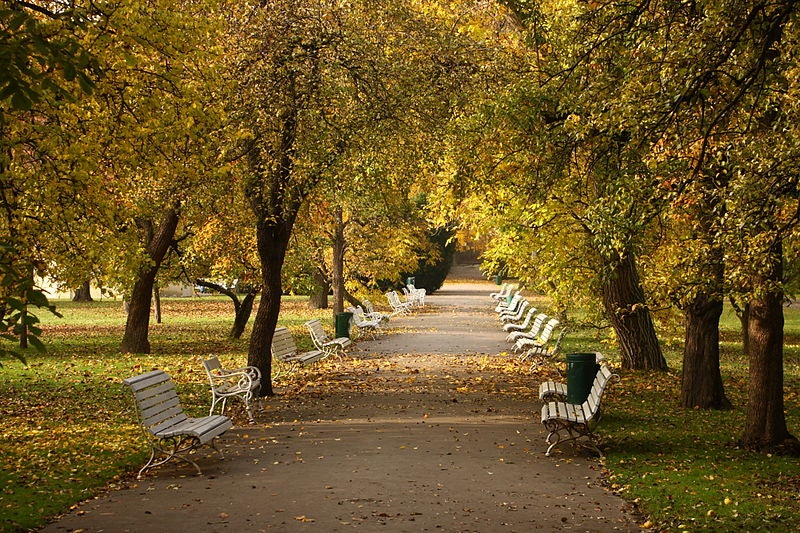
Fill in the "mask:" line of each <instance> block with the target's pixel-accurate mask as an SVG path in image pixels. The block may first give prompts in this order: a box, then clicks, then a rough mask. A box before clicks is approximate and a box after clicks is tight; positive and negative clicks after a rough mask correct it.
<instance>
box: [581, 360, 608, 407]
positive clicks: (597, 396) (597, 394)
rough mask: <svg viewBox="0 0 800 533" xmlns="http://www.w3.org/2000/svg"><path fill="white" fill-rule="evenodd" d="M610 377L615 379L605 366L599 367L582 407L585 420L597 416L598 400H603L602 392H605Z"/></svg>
mask: <svg viewBox="0 0 800 533" xmlns="http://www.w3.org/2000/svg"><path fill="white" fill-rule="evenodd" d="M612 377H615V374H614V373H612V372H611V369H610V368H608V366H606V365H600V369H599V370H598V371H597V374H596V375H595V377H594V381H593V382H592V390H591V392H590V393H589V397H588V398H586V401H585V402H583V405H582V408H583V414H584V416H586V420H591V419H592V418H594V417H595V416H596V415H597V413H598V411H599V408H600V400H601V399H602V398H603V391H605V389H606V385H608V382H609V381H610V380H611V378H612Z"/></svg>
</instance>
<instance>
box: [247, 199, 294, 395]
mask: <svg viewBox="0 0 800 533" xmlns="http://www.w3.org/2000/svg"><path fill="white" fill-rule="evenodd" d="M295 216H296V211H295V212H294V213H293V214H291V215H290V218H289V220H288V221H287V220H283V219H280V218H278V219H271V220H267V221H264V222H261V223H259V224H258V227H257V228H256V237H257V240H258V256H259V258H260V260H261V269H262V284H263V292H262V294H261V301H260V302H259V305H258V311H257V312H256V317H255V319H254V321H253V332H252V333H251V334H250V348H249V351H248V354H247V364H248V365H252V366H255V367H258V369H259V370H260V371H261V376H262V382H261V394H262V396H272V395H273V394H274V392H273V390H272V337H273V336H274V334H275V327H276V326H277V325H278V315H279V313H280V310H281V296H282V295H283V288H282V285H281V269H282V268H283V262H284V259H285V258H286V250H287V249H288V247H289V237H290V235H291V232H292V227H293V226H294V217H295Z"/></svg>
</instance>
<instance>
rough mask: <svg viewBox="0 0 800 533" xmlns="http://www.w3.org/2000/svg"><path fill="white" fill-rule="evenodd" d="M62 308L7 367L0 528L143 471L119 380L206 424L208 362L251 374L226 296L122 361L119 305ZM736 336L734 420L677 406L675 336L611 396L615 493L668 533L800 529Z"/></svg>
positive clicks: (790, 352) (591, 343) (166, 307)
mask: <svg viewBox="0 0 800 533" xmlns="http://www.w3.org/2000/svg"><path fill="white" fill-rule="evenodd" d="M56 303H57V305H58V308H59V310H60V311H61V312H62V313H63V314H64V318H63V319H58V318H55V317H49V316H42V317H41V318H42V319H43V322H44V330H45V334H44V340H45V342H46V344H47V345H48V353H47V354H44V355H40V354H36V353H33V352H32V353H30V354H27V358H28V365H27V366H25V365H22V364H21V363H19V362H17V361H15V360H4V361H3V367H2V368H0V375H2V380H0V393H1V394H2V396H3V399H4V401H3V417H2V421H0V432H1V433H2V435H1V437H2V438H0V458H1V459H2V467H0V531H19V530H26V529H31V528H35V527H38V526H41V525H43V524H44V523H45V521H46V520H47V517H50V516H54V515H57V514H59V513H62V512H64V511H66V510H68V509H69V508H70V507H71V506H73V505H74V504H75V503H77V502H79V501H81V500H84V499H86V498H89V497H91V496H92V495H94V494H96V493H97V492H98V491H100V490H102V489H103V488H105V487H107V486H109V485H112V486H113V485H114V484H117V483H120V481H121V480H123V479H129V478H130V477H131V476H132V475H133V474H134V473H135V472H136V471H137V470H138V468H139V467H140V466H141V464H143V462H144V461H145V460H146V452H145V450H144V446H143V445H142V441H141V440H140V439H139V435H140V433H139V429H138V426H136V425H135V418H134V414H133V411H132V405H131V400H130V398H129V396H128V394H129V393H128V392H127V391H126V390H124V389H123V387H122V385H121V383H120V380H121V379H123V378H125V377H127V376H130V375H133V374H137V373H141V372H144V371H147V370H149V369H151V368H156V367H157V368H161V369H164V370H166V371H167V372H168V373H170V374H171V375H172V376H173V378H174V380H175V382H176V384H177V386H178V393H179V394H180V396H181V400H182V402H183V404H184V407H185V408H186V410H187V411H189V412H190V414H195V415H202V414H205V413H207V411H206V409H207V408H208V402H209V398H208V389H207V385H206V382H205V380H206V378H205V374H204V373H203V370H202V367H201V365H200V364H199V362H198V361H197V357H198V356H199V355H207V354H215V355H218V356H219V357H220V358H221V359H222V361H223V363H225V362H231V363H237V364H239V365H241V364H243V363H244V360H245V358H246V356H245V354H246V351H247V339H246V338H245V339H243V340H239V341H234V340H230V339H228V338H227V332H228V329H229V328H230V325H231V322H232V320H233V312H232V305H231V304H230V303H229V301H228V300H227V299H226V298H218V297H203V298H201V299H197V298H186V299H166V300H164V301H163V302H162V309H163V316H164V323H163V324H153V325H152V329H151V335H150V340H151V344H152V348H153V352H154V354H155V355H121V354H120V353H119V352H118V345H119V342H120V340H121V338H122V332H123V328H124V323H125V315H124V313H123V311H122V308H121V304H120V303H119V302H114V301H103V302H94V303H91V304H82V303H73V302H56ZM316 317H319V318H323V317H324V318H325V319H326V320H329V318H330V311H311V310H308V309H307V308H306V305H305V299H304V298H302V299H301V298H298V299H295V298H287V299H285V300H284V309H283V311H282V314H281V319H280V325H283V326H287V327H289V328H290V329H291V330H292V331H293V332H294V333H295V334H296V338H297V340H298V344H299V345H300V348H302V349H309V348H310V340H309V339H308V335H307V334H306V332H305V330H304V328H303V326H302V324H303V322H304V321H306V320H308V319H310V318H316ZM786 318H787V319H786V363H785V374H786V385H785V391H786V394H785V397H786V404H787V421H788V424H789V428H790V430H791V431H793V432H794V433H795V434H800V405H799V404H800V402H799V401H798V390H800V388H799V386H800V312H799V311H797V310H794V309H787V317H786ZM737 330H738V322H737V321H736V318H735V317H731V316H726V320H725V323H724V331H723V377H724V379H725V386H726V392H727V394H728V396H729V398H730V399H731V400H732V401H733V403H734V409H733V410H731V411H726V412H707V411H699V410H698V411H695V410H684V409H680V408H678V407H677V400H678V396H679V387H680V372H679V365H680V339H679V338H672V337H669V336H667V335H662V337H663V338H664V345H665V351H666V354H667V356H668V359H669V363H670V368H671V369H672V370H671V371H670V372H668V373H659V374H652V373H636V374H627V373H626V374H623V376H622V380H621V382H620V383H615V384H612V385H611V386H610V387H609V389H607V392H606V397H605V399H604V418H603V421H602V423H601V426H600V429H599V432H600V434H601V435H602V436H603V438H604V442H605V450H606V453H607V457H606V459H605V467H606V468H607V469H608V479H609V483H610V484H611V487H612V489H613V490H615V491H618V492H619V493H621V494H622V495H623V496H624V497H626V498H628V499H630V500H633V501H636V502H637V503H638V504H639V507H640V509H641V510H642V512H644V513H645V515H647V517H648V519H649V521H650V522H651V523H652V524H653V525H654V527H655V528H656V529H657V530H663V531H681V530H686V531H697V530H709V531H777V530H780V531H796V530H800V496H799V495H800V460H798V459H797V458H788V457H779V456H766V455H761V454H754V453H750V452H748V451H746V450H742V449H740V448H738V447H737V446H736V439H737V437H738V436H739V434H740V433H741V430H742V427H743V419H744V410H743V406H744V401H745V398H746V387H747V373H746V360H745V358H744V357H743V356H742V355H741V354H740V349H739V348H738V344H737V343H738V335H737ZM248 333H249V332H246V333H245V337H246V335H247V334H248ZM306 343H307V344H306ZM564 345H565V346H564V349H565V351H587V350H589V351H595V350H600V351H603V352H604V353H607V354H610V355H611V359H612V361H613V359H614V358H613V350H612V349H609V348H602V344H600V342H599V341H598V340H597V339H595V338H594V337H593V333H592V331H590V330H580V331H571V333H570V335H568V336H567V339H566V341H565V343H564Z"/></svg>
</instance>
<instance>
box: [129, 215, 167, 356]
mask: <svg viewBox="0 0 800 533" xmlns="http://www.w3.org/2000/svg"><path fill="white" fill-rule="evenodd" d="M178 219H179V216H178V212H177V210H176V209H173V208H168V209H167V210H166V212H165V213H164V216H163V217H162V219H161V222H160V223H159V225H158V227H157V228H155V230H153V227H152V221H151V220H139V221H137V224H138V225H139V227H140V228H142V229H143V230H144V232H145V242H146V243H147V254H148V256H149V257H150V260H151V263H150V264H149V265H148V266H144V267H142V269H141V270H140V271H139V277H138V279H137V280H136V282H135V283H134V284H133V291H132V292H131V297H130V300H129V308H128V320H127V322H126V323H125V335H124V336H123V337H122V343H121V345H120V351H121V352H123V353H150V341H149V340H148V338H147V335H148V330H149V327H150V300H151V296H152V294H153V285H154V283H155V280H156V275H157V274H158V268H159V267H160V265H161V262H162V261H163V260H164V256H166V254H167V251H169V247H170V244H171V243H172V240H173V239H174V237H175V230H176V229H177V228H178Z"/></svg>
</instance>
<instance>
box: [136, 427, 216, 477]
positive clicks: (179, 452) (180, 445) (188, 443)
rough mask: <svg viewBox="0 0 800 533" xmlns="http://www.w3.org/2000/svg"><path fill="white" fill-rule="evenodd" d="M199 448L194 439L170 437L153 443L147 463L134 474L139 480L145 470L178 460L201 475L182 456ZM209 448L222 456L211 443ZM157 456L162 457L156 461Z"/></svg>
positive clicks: (194, 464)
mask: <svg viewBox="0 0 800 533" xmlns="http://www.w3.org/2000/svg"><path fill="white" fill-rule="evenodd" d="M199 446H200V443H199V441H198V440H197V439H196V438H195V437H181V438H178V437H170V438H168V439H161V440H159V441H157V442H153V445H152V447H151V450H150V459H148V460H147V463H145V465H144V466H143V467H142V468H141V469H140V470H139V473H138V474H136V478H137V479H141V477H142V473H143V472H144V471H145V470H148V469H150V468H153V467H156V466H161V465H163V464H165V463H167V462H168V461H169V460H170V459H180V460H181V461H186V462H187V463H189V464H191V465H192V466H194V468H195V470H197V474H198V475H202V474H203V472H202V471H201V470H200V467H199V466H198V464H197V463H195V462H194V461H192V460H191V459H189V458H188V457H186V456H185V455H184V454H186V453H189V452H190V451H192V450H194V449H197V448H198V447H199ZM211 446H212V447H213V448H214V449H215V450H217V452H218V453H219V454H220V455H222V451H221V450H219V449H218V448H217V447H216V445H214V444H213V441H212V444H211ZM158 455H163V456H164V457H163V458H162V459H159V460H156V457H157V456H158Z"/></svg>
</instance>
